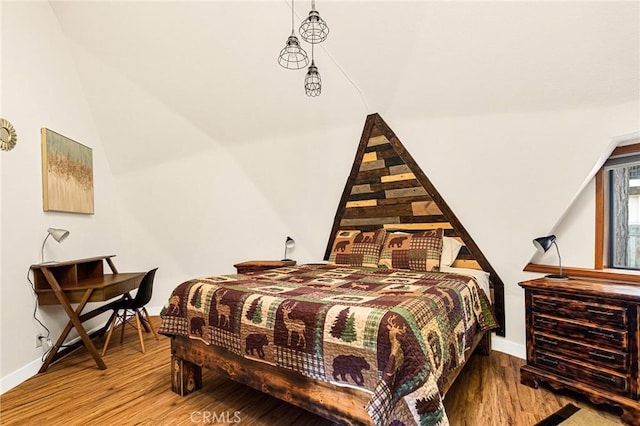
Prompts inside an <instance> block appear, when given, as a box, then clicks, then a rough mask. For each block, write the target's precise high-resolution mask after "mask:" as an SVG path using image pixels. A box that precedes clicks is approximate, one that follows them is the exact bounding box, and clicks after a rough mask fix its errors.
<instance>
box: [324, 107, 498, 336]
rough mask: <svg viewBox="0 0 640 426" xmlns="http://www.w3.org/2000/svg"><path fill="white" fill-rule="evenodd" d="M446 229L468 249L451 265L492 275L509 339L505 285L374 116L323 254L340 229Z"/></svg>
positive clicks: (365, 128)
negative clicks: (505, 310)
mask: <svg viewBox="0 0 640 426" xmlns="http://www.w3.org/2000/svg"><path fill="white" fill-rule="evenodd" d="M380 227H384V228H387V229H393V230H423V229H433V228H444V232H445V235H446V236H451V237H457V238H458V240H459V241H461V242H462V243H463V244H464V246H463V247H462V249H461V250H460V253H459V254H458V258H457V260H456V261H455V263H454V264H453V265H452V266H457V267H463V268H474V269H482V270H484V271H486V272H489V274H490V277H491V289H492V293H493V295H492V296H493V303H494V308H495V314H496V318H497V319H498V322H499V324H500V328H499V329H498V330H496V333H497V334H498V335H500V336H504V335H505V325H504V324H505V316H504V284H503V282H502V280H501V279H500V277H499V276H498V274H497V273H496V271H495V270H494V269H493V267H492V266H491V264H490V263H489V261H488V260H487V258H486V257H485V256H484V255H483V254H482V251H481V250H480V248H479V247H478V245H477V244H476V243H475V242H474V241H473V239H472V238H471V236H470V235H469V233H468V232H467V230H466V229H465V228H464V226H462V223H460V221H459V220H458V218H457V217H456V215H455V214H454V213H453V211H452V210H451V209H450V208H449V206H448V205H447V203H446V202H445V201H444V199H443V198H442V197H441V196H440V193H438V191H437V190H436V188H435V187H434V186H433V184H432V183H431V181H430V180H429V179H428V178H427V176H426V175H425V174H424V172H423V171H422V169H420V167H419V166H418V164H417V163H416V162H415V160H414V159H413V157H411V154H409V152H407V150H406V149H405V147H404V146H403V145H402V143H401V142H400V139H398V137H397V136H396V135H395V133H393V131H392V130H391V128H389V126H387V124H386V123H385V122H384V120H383V119H382V117H380V115H378V114H371V115H369V116H368V117H367V121H366V122H365V125H364V130H363V131H362V137H361V138H360V145H359V146H358V151H357V152H356V158H355V160H354V161H353V167H352V168H351V174H350V175H349V178H348V179H347V184H346V185H345V188H344V192H343V193H342V198H341V199H340V204H339V206H338V211H337V212H336V216H335V219H334V221H333V227H332V229H331V235H330V237H329V242H328V244H327V249H326V251H325V254H324V259H325V260H328V259H329V255H330V254H331V248H332V247H333V242H334V239H335V237H336V234H337V233H338V231H339V230H341V229H361V230H373V229H377V228H380Z"/></svg>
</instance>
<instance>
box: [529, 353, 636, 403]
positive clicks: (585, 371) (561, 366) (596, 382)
mask: <svg viewBox="0 0 640 426" xmlns="http://www.w3.org/2000/svg"><path fill="white" fill-rule="evenodd" d="M532 363H533V365H535V366H537V367H540V368H544V369H548V370H553V371H555V372H557V373H558V374H560V375H562V376H563V377H565V378H567V379H574V380H578V381H580V382H582V383H586V384H589V385H591V386H594V387H597V388H600V389H605V390H607V391H610V392H615V393H617V394H619V395H623V396H629V394H630V388H629V381H628V379H627V377H625V376H619V375H617V374H614V373H612V372H609V371H603V370H596V369H594V368H589V367H587V366H585V365H583V364H578V363H575V362H572V361H569V360H568V359H565V358H563V357H561V356H556V355H554V354H552V353H548V352H543V351H541V350H536V351H535V352H534V356H533V360H532Z"/></svg>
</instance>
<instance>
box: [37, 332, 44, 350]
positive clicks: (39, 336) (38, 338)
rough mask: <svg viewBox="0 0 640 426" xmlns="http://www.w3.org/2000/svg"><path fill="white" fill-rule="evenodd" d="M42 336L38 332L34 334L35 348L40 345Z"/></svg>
mask: <svg viewBox="0 0 640 426" xmlns="http://www.w3.org/2000/svg"><path fill="white" fill-rule="evenodd" d="M44 338H45V337H44V336H43V335H42V334H40V333H38V334H36V348H40V347H42V339H44Z"/></svg>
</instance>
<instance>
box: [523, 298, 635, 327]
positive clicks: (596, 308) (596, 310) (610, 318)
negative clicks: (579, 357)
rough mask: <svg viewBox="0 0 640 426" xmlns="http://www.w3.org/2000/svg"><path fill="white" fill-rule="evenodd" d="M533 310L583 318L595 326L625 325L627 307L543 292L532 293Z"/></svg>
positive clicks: (561, 316)
mask: <svg viewBox="0 0 640 426" xmlns="http://www.w3.org/2000/svg"><path fill="white" fill-rule="evenodd" d="M532 302H533V306H532V307H533V311H534V312H538V313H542V314H548V315H552V316H555V317H560V318H567V319H572V320H585V321H588V322H591V323H593V324H596V325H597V326H602V325H606V326H610V327H612V328H626V327H627V322H628V319H627V309H626V308H625V307H624V306H617V305H610V304H601V303H593V302H588V301H583V300H576V299H565V298H563V297H551V296H547V295H544V294H534V295H533V300H532Z"/></svg>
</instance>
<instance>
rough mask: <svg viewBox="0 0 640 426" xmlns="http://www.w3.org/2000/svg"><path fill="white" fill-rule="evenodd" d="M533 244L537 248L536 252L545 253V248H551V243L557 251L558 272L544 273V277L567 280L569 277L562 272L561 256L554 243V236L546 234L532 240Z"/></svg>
mask: <svg viewBox="0 0 640 426" xmlns="http://www.w3.org/2000/svg"><path fill="white" fill-rule="evenodd" d="M533 245H534V246H535V247H536V249H537V250H538V253H546V252H547V250H549V249H550V248H551V246H552V245H554V246H556V252H557V253H558V265H559V267H560V273H559V274H551V275H545V277H546V278H551V279H553V280H568V279H569V277H568V276H566V275H563V274H562V258H561V257H560V249H558V244H556V236H555V235H548V236H546V237H539V238H536V239H535V240H533Z"/></svg>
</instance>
